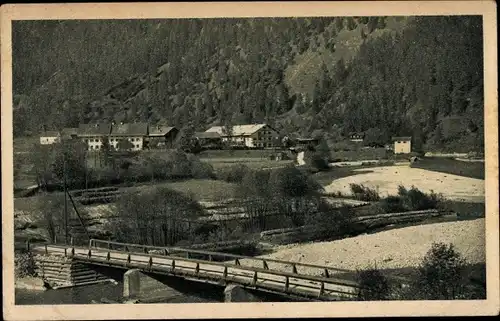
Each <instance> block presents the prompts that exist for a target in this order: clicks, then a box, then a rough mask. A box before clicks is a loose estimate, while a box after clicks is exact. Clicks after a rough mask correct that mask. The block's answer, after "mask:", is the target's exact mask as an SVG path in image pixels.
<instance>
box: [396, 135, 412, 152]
mask: <svg viewBox="0 0 500 321" xmlns="http://www.w3.org/2000/svg"><path fill="white" fill-rule="evenodd" d="M392 141H393V142H394V154H409V153H411V137H408V136H405V137H393V138H392Z"/></svg>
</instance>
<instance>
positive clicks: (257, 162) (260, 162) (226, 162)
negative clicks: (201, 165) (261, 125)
mask: <svg viewBox="0 0 500 321" xmlns="http://www.w3.org/2000/svg"><path fill="white" fill-rule="evenodd" d="M201 161H203V162H206V163H209V164H210V165H212V167H213V168H214V169H215V170H218V169H221V168H225V167H229V166H232V165H235V164H244V165H246V166H248V167H250V168H252V169H266V168H277V167H283V166H287V165H290V164H293V161H292V160H283V161H273V160H269V159H264V158H242V157H240V158H237V157H235V158H202V159H201Z"/></svg>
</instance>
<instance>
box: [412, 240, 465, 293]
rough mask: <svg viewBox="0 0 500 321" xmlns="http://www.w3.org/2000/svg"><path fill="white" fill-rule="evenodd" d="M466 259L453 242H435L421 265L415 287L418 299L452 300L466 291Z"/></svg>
mask: <svg viewBox="0 0 500 321" xmlns="http://www.w3.org/2000/svg"><path fill="white" fill-rule="evenodd" d="M465 266H466V261H465V259H464V258H463V257H462V255H461V254H460V253H459V252H457V251H456V250H455V248H454V246H453V244H449V245H446V244H444V243H433V244H432V246H431V248H430V249H429V251H428V252H427V254H426V255H425V257H424V259H423V260H422V263H421V265H420V267H419V268H418V276H417V279H416V282H415V284H414V285H413V288H414V290H415V294H416V295H417V299H427V300H450V299H457V298H460V297H461V296H462V295H463V293H464V289H465V287H464V284H465V283H466V282H465V280H464V275H463V274H464V273H463V272H464V271H465Z"/></svg>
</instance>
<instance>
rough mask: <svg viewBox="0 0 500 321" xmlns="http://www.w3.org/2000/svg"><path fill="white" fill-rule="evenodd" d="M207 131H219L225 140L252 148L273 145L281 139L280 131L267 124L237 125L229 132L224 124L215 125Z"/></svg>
mask: <svg viewBox="0 0 500 321" xmlns="http://www.w3.org/2000/svg"><path fill="white" fill-rule="evenodd" d="M205 132H206V133H218V134H219V135H220V136H221V137H222V141H223V142H229V143H230V144H232V145H237V146H245V147H251V148H258V147H260V148H265V147H273V146H275V145H276V142H277V141H278V139H279V134H278V132H277V131H276V130H275V129H274V128H272V127H271V126H269V125H267V124H251V125H235V126H233V127H232V128H231V132H230V133H227V132H226V131H225V130H224V128H223V126H214V127H212V128H209V129H208V130H206V131H205Z"/></svg>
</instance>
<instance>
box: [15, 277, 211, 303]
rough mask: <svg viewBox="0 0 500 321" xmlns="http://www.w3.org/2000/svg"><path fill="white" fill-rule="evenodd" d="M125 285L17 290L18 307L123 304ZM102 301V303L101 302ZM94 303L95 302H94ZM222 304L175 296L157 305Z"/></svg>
mask: <svg viewBox="0 0 500 321" xmlns="http://www.w3.org/2000/svg"><path fill="white" fill-rule="evenodd" d="M122 294H123V283H121V282H118V283H117V284H113V283H101V284H94V285H87V286H79V287H74V288H66V289H58V290H46V291H34V290H25V289H16V292H15V304H16V305H44V304H91V303H96V302H97V303H103V301H104V302H123V298H122ZM101 300H102V301H101ZM93 301H94V302H93ZM209 302H220V301H218V300H216V299H207V298H199V297H196V296H188V295H181V296H173V297H171V298H168V299H164V300H162V301H160V302H155V303H209Z"/></svg>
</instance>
